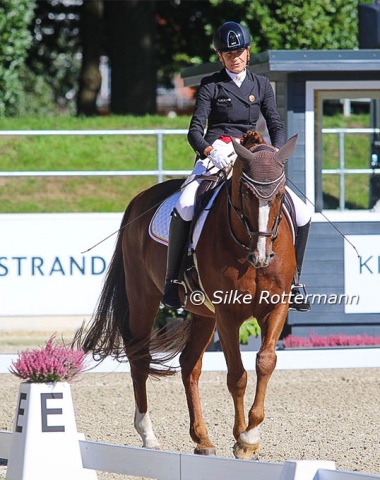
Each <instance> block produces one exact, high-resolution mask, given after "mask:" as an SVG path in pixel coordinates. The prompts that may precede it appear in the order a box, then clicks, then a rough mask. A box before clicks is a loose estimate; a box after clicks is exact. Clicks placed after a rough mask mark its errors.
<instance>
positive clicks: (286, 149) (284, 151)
mask: <svg viewBox="0 0 380 480" xmlns="http://www.w3.org/2000/svg"><path fill="white" fill-rule="evenodd" d="M297 140H298V133H296V134H295V135H293V136H292V137H291V138H289V140H288V141H287V142H286V143H285V145H283V146H282V147H281V148H280V150H279V151H278V152H277V153H276V154H275V156H274V158H275V160H276V161H277V162H278V163H282V164H283V165H285V163H286V162H287V161H288V159H289V157H290V156H291V155H292V153H293V152H294V149H295V148H296V144H297Z"/></svg>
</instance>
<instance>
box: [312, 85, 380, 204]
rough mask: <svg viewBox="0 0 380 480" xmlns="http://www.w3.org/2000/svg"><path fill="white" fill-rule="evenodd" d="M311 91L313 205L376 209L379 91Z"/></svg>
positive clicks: (379, 159)
mask: <svg viewBox="0 0 380 480" xmlns="http://www.w3.org/2000/svg"><path fill="white" fill-rule="evenodd" d="M315 93H316V98H315V100H316V103H315V127H316V128H315V141H316V143H315V147H316V150H315V152H316V158H315V160H316V164H315V167H316V168H315V195H316V205H317V208H318V210H321V209H330V210H331V209H333V210H369V209H374V210H377V211H380V133H379V132H380V91H378V90H362V91H361V90H352V91H349V90H341V91H338V90H334V91H328V90H320V91H316V92H315Z"/></svg>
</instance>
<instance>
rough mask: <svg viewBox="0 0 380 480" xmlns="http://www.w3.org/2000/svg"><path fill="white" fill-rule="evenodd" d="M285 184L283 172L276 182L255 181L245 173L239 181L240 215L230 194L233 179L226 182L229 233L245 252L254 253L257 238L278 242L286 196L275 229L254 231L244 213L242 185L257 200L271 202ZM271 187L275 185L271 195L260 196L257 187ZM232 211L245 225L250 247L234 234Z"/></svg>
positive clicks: (274, 225)
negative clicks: (266, 238) (246, 187)
mask: <svg viewBox="0 0 380 480" xmlns="http://www.w3.org/2000/svg"><path fill="white" fill-rule="evenodd" d="M227 183H228V184H227ZM284 183H285V172H282V174H281V175H280V176H279V177H278V178H276V179H275V180H273V181H271V182H258V181H256V180H253V179H252V178H251V177H249V176H248V175H247V174H246V173H243V174H242V176H241V178H240V181H239V204H240V213H239V212H238V211H237V209H236V208H235V207H234V205H233V204H232V200H231V192H230V189H231V179H230V180H229V181H228V182H226V190H227V219H228V228H229V231H230V235H231V237H232V238H233V240H234V241H235V242H236V243H237V244H238V245H240V246H241V247H243V248H244V249H245V250H248V252H252V250H253V243H254V240H255V239H256V238H257V237H270V238H271V241H272V243H273V242H274V241H275V240H276V238H277V236H278V227H279V225H280V222H281V219H282V216H281V211H282V205H283V202H284V196H285V195H282V197H281V205H280V209H279V211H278V214H277V216H276V219H275V221H274V224H273V228H272V229H271V230H269V231H266V232H261V231H259V230H253V229H252V226H251V224H250V222H249V220H248V218H247V216H246V215H245V213H244V202H243V193H242V185H243V184H246V185H247V186H248V188H249V189H250V190H251V191H252V192H253V193H254V194H255V195H256V197H257V198H259V199H262V200H269V199H270V198H272V197H273V196H274V195H275V194H276V193H277V190H278V189H279V188H280V187H281V185H282V184H284ZM270 185H274V188H273V190H272V191H271V193H270V194H269V195H266V196H262V195H261V194H259V192H258V188H257V186H266V187H267V186H270ZM231 209H232V210H233V212H234V213H235V214H236V216H237V217H238V219H239V220H240V222H241V223H242V224H243V226H244V228H245V231H246V232H247V235H248V237H249V245H245V244H244V243H242V242H241V241H240V240H239V239H238V238H237V237H236V235H235V234H234V232H233V230H232V225H231Z"/></svg>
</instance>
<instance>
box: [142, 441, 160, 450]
mask: <svg viewBox="0 0 380 480" xmlns="http://www.w3.org/2000/svg"><path fill="white" fill-rule="evenodd" d="M142 447H143V448H147V449H149V450H162V448H161V445H160V444H159V443H157V442H151V443H148V442H147V443H146V444H145V445H143V446H142Z"/></svg>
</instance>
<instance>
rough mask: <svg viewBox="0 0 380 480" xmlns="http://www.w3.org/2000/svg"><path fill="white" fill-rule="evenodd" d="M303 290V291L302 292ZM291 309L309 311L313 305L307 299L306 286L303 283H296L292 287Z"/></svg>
mask: <svg viewBox="0 0 380 480" xmlns="http://www.w3.org/2000/svg"><path fill="white" fill-rule="evenodd" d="M301 290H302V292H301ZM289 310H296V311H298V312H309V311H310V310H311V305H310V302H309V300H308V299H307V293H306V288H305V285H304V284H303V283H296V284H294V285H292V287H291V289H290V297H289Z"/></svg>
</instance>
